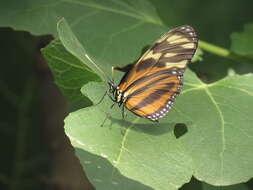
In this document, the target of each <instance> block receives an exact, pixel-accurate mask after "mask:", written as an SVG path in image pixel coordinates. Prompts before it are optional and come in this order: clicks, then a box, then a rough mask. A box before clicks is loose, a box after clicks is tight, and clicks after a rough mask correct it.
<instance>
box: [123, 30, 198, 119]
mask: <svg viewBox="0 0 253 190" xmlns="http://www.w3.org/2000/svg"><path fill="white" fill-rule="evenodd" d="M197 41H198V40H197V36H196V33H195V31H194V29H193V28H192V27H190V26H182V27H178V28H175V29H173V30H170V31H169V32H167V33H166V34H164V35H163V36H162V37H161V38H160V39H158V40H157V41H156V42H155V43H154V44H153V45H152V46H151V48H150V49H149V50H148V51H147V52H146V53H145V54H144V55H143V56H142V57H141V58H140V59H139V60H138V61H137V62H136V63H135V64H134V65H133V67H132V68H131V70H130V71H129V72H128V73H126V75H125V76H124V77H123V79H122V80H121V82H120V84H119V89H120V90H121V91H122V92H123V93H124V96H125V97H126V101H125V103H124V105H125V106H126V107H127V108H128V109H129V110H130V111H132V112H133V113H135V114H137V115H139V116H141V117H146V118H148V119H151V120H159V119H160V118H161V117H163V116H164V115H165V113H167V112H168V111H169V109H170V108H171V106H172V104H173V102H174V101H175V97H176V96H177V95H178V94H179V93H180V90H181V86H182V80H183V73H184V71H185V69H186V67H187V64H189V63H190V62H191V59H192V57H193V55H194V53H195V51H196V49H197Z"/></svg>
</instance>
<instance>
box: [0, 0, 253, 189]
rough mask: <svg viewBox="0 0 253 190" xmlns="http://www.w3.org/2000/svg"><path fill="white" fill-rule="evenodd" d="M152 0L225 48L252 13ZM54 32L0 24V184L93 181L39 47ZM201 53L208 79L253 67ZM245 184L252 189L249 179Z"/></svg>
mask: <svg viewBox="0 0 253 190" xmlns="http://www.w3.org/2000/svg"><path fill="white" fill-rule="evenodd" d="M151 2H152V3H153V4H154V5H155V6H156V8H157V10H158V12H159V14H160V16H161V18H162V19H163V21H164V22H165V23H166V24H168V26H179V25H182V24H191V25H193V26H194V27H195V28H196V29H197V31H198V33H199V36H200V39H201V40H204V41H207V42H210V43H213V44H216V45H218V46H222V47H225V48H228V49H229V47H230V35H231V33H232V32H234V31H236V32H240V31H242V29H243V26H244V25H245V24H247V23H250V22H252V21H253V11H252V10H253V9H252V8H253V1H252V0H244V1H240V0H213V1H203V0H192V1H186V0H184V1H183V0H159V3H157V2H158V1H157V0H151ZM168 15H170V16H169V17H168ZM206 15H208V17H207V16H206ZM52 39H53V37H52V36H50V35H48V36H32V35H31V34H29V33H28V32H23V31H14V30H12V29H11V28H0V42H1V46H0V60H1V69H0V97H1V98H0V105H1V111H0V112H1V120H0V146H1V162H0V190H5V189H6V190H16V189H22V190H23V189H35V190H37V189H43V190H65V189H66V190H79V189H85V190H89V189H94V188H93V187H92V185H91V184H90V183H89V182H88V180H87V178H86V176H85V174H84V173H83V171H82V169H81V167H80V164H79V162H78V160H77V159H76V157H75V156H74V152H73V149H72V148H71V146H70V143H69V141H68V139H67V138H66V136H65V134H64V130H63V124H64V123H63V119H64V117H65V116H66V115H67V114H68V112H69V110H71V105H69V104H68V102H67V101H66V99H65V98H64V97H63V95H62V94H61V93H60V91H59V90H58V88H57V86H56V85H55V84H54V83H53V76H52V74H51V72H50V70H49V68H48V66H47V63H46V62H45V60H44V59H43V57H42V56H41V53H40V48H42V47H45V46H46V45H47V44H48V43H49V42H50V41H51V40H52ZM203 60H204V61H202V62H199V63H198V64H192V66H191V69H193V70H194V71H195V72H196V73H197V74H198V76H199V77H200V78H201V79H203V80H204V81H206V82H212V81H215V80H218V79H221V78H222V77H224V76H226V75H227V71H228V69H231V68H232V69H234V70H235V71H236V72H238V73H247V72H251V71H252V70H253V65H251V64H246V63H245V64H238V63H235V62H232V61H230V60H227V59H224V58H221V57H218V56H215V55H211V54H208V53H205V54H204V57H203ZM191 185H193V186H191ZM246 185H247V186H248V187H249V188H250V189H253V182H252V180H251V181H250V182H248V183H247V184H246ZM193 188H194V189H196V190H198V189H201V188H202V186H201V183H200V182H198V181H197V180H194V179H193V180H192V182H191V183H190V184H188V185H185V186H184V187H183V188H182V189H185V190H186V189H193ZM217 189H218V188H217ZM219 189H221V188H219Z"/></svg>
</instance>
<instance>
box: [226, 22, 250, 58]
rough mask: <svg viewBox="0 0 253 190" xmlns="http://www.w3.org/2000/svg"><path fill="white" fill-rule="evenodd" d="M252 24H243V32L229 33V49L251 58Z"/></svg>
mask: <svg viewBox="0 0 253 190" xmlns="http://www.w3.org/2000/svg"><path fill="white" fill-rule="evenodd" d="M252 33H253V24H247V25H245V26H244V30H243V32H234V33H232V35H231V40H232V44H231V50H232V51H233V52H235V53H237V54H239V55H243V56H250V57H251V58H253V35H252Z"/></svg>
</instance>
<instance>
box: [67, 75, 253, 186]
mask: <svg viewBox="0 0 253 190" xmlns="http://www.w3.org/2000/svg"><path fill="white" fill-rule="evenodd" d="M186 76H187V77H186V82H185V89H184V91H183V92H182V95H181V96H180V97H179V98H178V99H177V101H176V104H175V106H174V108H173V109H172V111H171V112H170V113H169V114H168V116H167V117H165V118H164V119H163V120H162V121H161V122H160V123H152V122H150V121H148V120H146V119H142V118H139V117H136V116H135V115H133V114H132V113H128V116H127V118H126V120H123V119H122V117H121V110H120V109H119V108H114V109H110V104H111V103H112V102H111V101H110V99H109V98H105V100H104V102H103V103H102V104H100V105H98V106H92V107H88V108H84V109H81V110H79V111H77V112H74V113H71V114H70V115H69V116H68V117H67V118H66V120H65V130H66V133H67V135H68V136H69V137H70V139H71V141H72V144H73V145H74V147H75V148H76V149H77V150H80V149H82V150H86V151H88V152H90V153H92V154H95V155H98V156H101V157H103V158H106V159H108V160H109V162H110V164H111V166H110V167H109V168H108V167H106V166H104V165H103V162H101V160H87V159H86V158H85V157H82V155H81V154H79V153H78V152H80V151H77V155H78V156H79V159H80V161H81V163H82V164H83V166H84V168H87V167H86V163H88V165H90V166H89V167H88V169H90V168H92V169H90V170H88V171H87V173H88V175H89V173H94V172H95V171H94V168H96V167H98V166H99V169H98V170H101V172H105V171H106V172H105V173H107V175H105V176H101V177H100V178H99V179H100V180H98V181H97V180H96V179H97V178H92V177H90V180H91V181H92V182H93V183H94V184H95V185H96V186H97V187H98V189H99V187H102V186H104V185H105V186H109V187H110V188H108V189H119V188H123V184H122V183H121V178H120V177H118V175H117V174H118V172H120V174H122V175H124V176H126V177H128V178H130V179H134V180H137V181H139V182H140V183H142V184H145V185H148V186H149V187H151V188H153V189H165V188H166V189H177V188H179V187H180V186H181V185H182V184H184V183H186V182H188V181H189V180H190V178H191V176H192V175H194V176H195V177H196V178H198V179H201V180H204V181H206V182H208V183H211V184H214V185H229V184H233V183H239V182H244V181H247V180H248V179H249V178H250V177H251V176H252V173H253V167H252V163H251V160H252V159H253V153H252V151H251V147H252V145H253V138H252V135H253V129H252V126H251V123H252V120H253V119H252V117H251V113H252V111H253V110H252V107H253V99H252V95H253V86H249V85H247V84H251V83H252V82H253V76H252V75H244V76H237V75H235V76H232V77H228V78H226V79H224V80H221V81H218V82H216V83H213V84H209V85H207V84H204V83H202V82H201V81H200V80H198V79H197V78H196V76H195V75H194V74H193V73H191V72H187V73H186ZM105 88H106V86H105V85H104V84H102V83H88V84H87V85H85V86H84V87H83V88H82V92H83V93H84V94H85V95H87V96H88V97H89V98H90V99H91V100H92V101H93V102H94V103H95V102H97V101H98V100H99V99H100V98H101V96H102V94H103V93H104V89H105ZM176 123H185V124H186V126H187V129H188V132H187V133H186V134H184V135H183V136H181V137H180V138H178V139H177V138H176V137H175V135H174V133H173V129H174V127H175V124H176ZM235 134H236V135H235ZM91 165H92V166H91ZM246 168H247V169H246ZM96 171H97V170H96ZM114 183H116V184H118V186H117V187H115V186H114V185H113V184H114Z"/></svg>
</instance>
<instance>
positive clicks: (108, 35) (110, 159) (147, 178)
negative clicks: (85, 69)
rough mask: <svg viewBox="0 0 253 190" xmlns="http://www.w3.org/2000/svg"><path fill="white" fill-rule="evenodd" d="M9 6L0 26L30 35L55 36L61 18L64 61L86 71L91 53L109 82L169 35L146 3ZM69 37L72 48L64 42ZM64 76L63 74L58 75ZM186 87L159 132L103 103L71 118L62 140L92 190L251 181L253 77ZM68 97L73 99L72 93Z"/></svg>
mask: <svg viewBox="0 0 253 190" xmlns="http://www.w3.org/2000/svg"><path fill="white" fill-rule="evenodd" d="M8 6H9V7H10V8H9V12H8V11H6V10H4V9H3V7H2V6H1V7H0V12H1V13H3V15H4V16H3V17H0V23H1V25H2V26H3V25H4V26H12V27H14V28H15V29H18V30H29V31H30V32H32V33H33V34H45V33H51V34H54V35H55V36H57V34H56V28H55V25H56V22H57V21H58V20H59V19H60V18H62V16H64V17H65V18H66V19H67V20H68V22H69V23H70V28H71V30H66V31H64V28H68V26H66V24H65V22H63V24H62V25H59V26H63V28H61V27H59V26H58V32H59V31H61V32H63V34H62V37H63V38H61V36H59V37H60V39H61V40H62V43H63V45H64V48H65V50H67V53H70V55H68V56H67V57H66V58H64V59H63V60H65V59H69V57H71V56H73V58H75V59H76V62H78V61H82V62H84V63H85V64H87V63H88V62H86V61H84V60H82V59H83V56H80V55H84V54H85V53H87V52H88V55H89V56H90V57H93V58H94V60H95V62H96V63H97V64H98V65H99V66H100V67H101V68H102V70H103V71H104V72H105V73H106V74H107V75H109V76H110V71H111V66H115V65H125V64H126V63H129V62H132V61H134V60H136V59H137V58H138V57H139V56H140V52H141V49H142V48H144V47H145V46H146V45H149V44H151V43H152V42H153V41H154V40H156V39H157V38H158V37H159V36H160V35H161V34H162V33H164V32H165V31H167V30H168V28H167V27H165V26H164V25H163V24H162V22H161V21H160V19H159V17H158V16H157V13H156V11H155V9H154V7H153V6H152V5H151V4H150V3H149V1H145V0H136V1H131V0H126V1H123V0H118V1H109V0H107V1H99V0H95V1H88V0H84V1H76V0H75V1H68V0H64V1H54V2H52V1H31V0H26V1H24V3H22V4H21V3H20V4H18V3H13V2H9V3H7V7H8ZM5 8H6V6H5ZM66 9H67V10H68V11H66ZM28 18H29V19H28ZM24 20H25V21H26V22H24ZM32 23H37V25H36V26H35V25H34V24H32ZM105 23H106V24H105ZM72 30H73V33H74V34H75V36H76V38H75V39H74V40H73V39H68V38H69V37H71V36H72ZM65 32H66V33H65ZM65 34H67V35H65ZM76 39H78V40H80V44H81V47H83V48H81V49H77V50H75V48H76V47H77V48H79V47H80V46H79V45H80V44H78V43H77V40H76ZM64 40H66V41H64ZM65 42H71V43H65ZM83 50H85V51H83ZM63 57H64V55H63ZM82 64H83V63H82ZM60 67H61V66H60ZM65 68H68V66H67V65H64V66H63V67H62V68H61V70H60V71H65ZM77 72H79V71H77ZM73 76H78V77H80V75H75V74H71V77H73ZM71 77H70V78H71ZM118 78H119V77H118ZM64 79H65V80H66V78H65V77H64ZM60 80H63V79H60ZM60 80H59V84H60V83H61V82H62V81H60ZM88 80H89V79H87V80H86V82H87V81H88ZM186 81H187V82H186V85H185V89H184V91H183V94H182V96H180V97H179V98H178V100H177V102H176V105H175V107H174V108H173V110H172V111H171V113H170V114H169V115H168V116H167V117H166V118H165V119H164V120H163V121H162V122H161V123H159V124H154V123H150V122H149V121H147V120H144V119H140V118H137V117H136V116H134V115H132V114H131V113H128V117H127V119H126V121H123V120H122V119H121V112H120V110H119V109H116V108H114V109H113V110H111V109H110V108H109V107H110V100H109V99H108V97H106V99H105V100H104V102H103V103H102V104H101V105H98V106H93V107H88V108H85V109H81V110H79V111H77V112H73V113H72V114H70V116H69V117H68V118H67V119H66V132H67V133H68V134H69V136H70V138H71V140H72V143H73V145H74V146H75V147H76V153H77V155H78V156H79V159H80V161H81V163H82V164H83V165H84V167H85V168H86V169H87V171H88V172H87V173H88V175H89V177H90V179H91V180H92V182H93V183H94V184H95V185H96V187H97V189H124V188H125V189H128V188H129V186H130V187H132V188H131V189H150V188H153V189H177V188H178V187H180V186H181V185H182V184H184V183H186V182H188V181H189V180H190V178H191V176H192V175H194V176H196V177H197V178H198V179H200V180H204V181H207V182H208V183H212V184H214V185H227V184H234V183H239V182H243V181H246V180H247V179H249V178H250V177H252V173H253V172H252V171H253V169H252V166H251V165H250V161H251V160H252V151H251V147H252V140H251V139H252V138H250V137H252V129H251V128H252V127H251V126H250V123H251V115H250V113H251V112H252V109H251V108H252V100H251V99H252V98H251V96H252V87H251V86H249V85H248V84H251V83H252V76H251V75H245V76H233V77H229V78H226V79H224V80H222V81H218V82H217V83H213V84H209V85H206V84H203V83H202V82H201V81H199V80H198V78H196V77H195V75H194V74H192V73H191V72H187V73H186ZM72 85H73V86H74V87H75V84H74V83H72V84H71V85H70V87H72ZM80 85H81V84H80ZM78 88H80V86H79V85H78ZM106 88H107V87H106V85H104V84H97V83H88V84H87V85H85V87H84V88H83V90H82V91H83V93H84V94H86V95H87V96H88V97H89V98H90V99H91V100H93V101H94V102H95V103H96V102H98V100H99V99H100V98H101V97H102V95H103V93H104V91H105V89H106ZM73 93H74V95H75V96H76V95H77V91H73ZM105 118H107V120H106V121H104V119H105ZM177 123H184V124H186V125H187V128H188V131H187V132H186V133H185V134H184V135H183V136H181V137H179V138H176V137H175V135H174V134H173V129H174V126H175V125H176V124H177ZM101 125H102V126H103V127H100V126H101ZM179 126H180V125H177V127H179ZM238 126H239V127H238ZM87 151H88V152H87ZM119 187H120V188H119Z"/></svg>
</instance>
